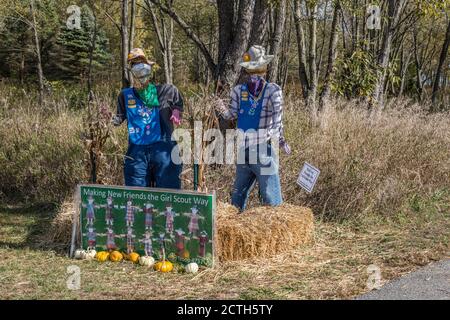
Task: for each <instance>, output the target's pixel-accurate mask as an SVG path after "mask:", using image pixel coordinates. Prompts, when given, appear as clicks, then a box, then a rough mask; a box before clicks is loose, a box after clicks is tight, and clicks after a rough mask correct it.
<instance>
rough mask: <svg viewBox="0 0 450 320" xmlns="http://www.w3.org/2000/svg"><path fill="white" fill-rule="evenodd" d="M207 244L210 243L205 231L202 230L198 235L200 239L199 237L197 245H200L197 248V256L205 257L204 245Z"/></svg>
mask: <svg viewBox="0 0 450 320" xmlns="http://www.w3.org/2000/svg"><path fill="white" fill-rule="evenodd" d="M208 242H211V241H208V233H207V232H206V231H205V230H203V231H202V232H201V233H200V237H199V244H200V246H199V249H198V255H199V256H200V257H204V256H205V254H206V244H207V243H208Z"/></svg>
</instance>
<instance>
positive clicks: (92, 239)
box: [87, 227, 97, 249]
mask: <svg viewBox="0 0 450 320" xmlns="http://www.w3.org/2000/svg"><path fill="white" fill-rule="evenodd" d="M96 237H97V233H96V232H95V230H94V228H93V227H89V229H88V233H87V238H88V247H89V248H90V249H94V248H95V245H96Z"/></svg>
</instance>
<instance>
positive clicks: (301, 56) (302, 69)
mask: <svg viewBox="0 0 450 320" xmlns="http://www.w3.org/2000/svg"><path fill="white" fill-rule="evenodd" d="M301 16H302V15H301V9H300V0H294V24H295V32H296V36H297V50H298V63H299V66H298V73H299V78H300V86H301V88H302V94H303V99H304V100H305V101H306V100H307V98H308V88H309V80H308V73H307V70H306V48H305V33H304V31H303V26H302V22H301Z"/></svg>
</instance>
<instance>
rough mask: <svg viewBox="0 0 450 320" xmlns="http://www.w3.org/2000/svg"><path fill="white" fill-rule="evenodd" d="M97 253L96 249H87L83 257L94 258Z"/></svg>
mask: <svg viewBox="0 0 450 320" xmlns="http://www.w3.org/2000/svg"><path fill="white" fill-rule="evenodd" d="M96 254H97V251H95V250H94V249H88V250H87V251H86V254H85V257H84V259H86V260H92V259H94V258H95V255H96Z"/></svg>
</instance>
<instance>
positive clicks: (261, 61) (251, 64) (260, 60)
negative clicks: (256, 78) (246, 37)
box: [239, 46, 274, 71]
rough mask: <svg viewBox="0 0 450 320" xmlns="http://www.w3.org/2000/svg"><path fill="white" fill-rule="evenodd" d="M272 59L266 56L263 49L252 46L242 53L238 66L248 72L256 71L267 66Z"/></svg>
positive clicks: (271, 56)
mask: <svg viewBox="0 0 450 320" xmlns="http://www.w3.org/2000/svg"><path fill="white" fill-rule="evenodd" d="M273 58H274V56H273V55H266V50H265V49H264V47H262V46H252V47H250V49H249V50H248V51H247V52H246V53H244V55H243V56H242V60H241V61H240V62H239V65H240V66H241V67H243V68H245V69H247V70H249V71H256V70H259V69H263V68H264V67H265V66H267V65H268V64H269V63H270V62H271V61H272V60H273Z"/></svg>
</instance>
